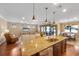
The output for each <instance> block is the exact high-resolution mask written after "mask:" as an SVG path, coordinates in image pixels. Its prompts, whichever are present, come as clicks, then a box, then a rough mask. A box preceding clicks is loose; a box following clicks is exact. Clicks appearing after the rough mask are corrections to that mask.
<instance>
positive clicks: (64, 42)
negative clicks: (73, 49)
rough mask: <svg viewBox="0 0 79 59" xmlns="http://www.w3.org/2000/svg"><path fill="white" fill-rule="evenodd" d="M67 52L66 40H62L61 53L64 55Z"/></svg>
mask: <svg viewBox="0 0 79 59" xmlns="http://www.w3.org/2000/svg"><path fill="white" fill-rule="evenodd" d="M65 52H66V40H63V41H62V42H61V53H62V55H63V54H64V53H65Z"/></svg>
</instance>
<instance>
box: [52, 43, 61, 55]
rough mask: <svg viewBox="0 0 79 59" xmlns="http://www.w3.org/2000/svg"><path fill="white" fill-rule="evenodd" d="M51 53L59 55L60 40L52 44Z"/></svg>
mask: <svg viewBox="0 0 79 59" xmlns="http://www.w3.org/2000/svg"><path fill="white" fill-rule="evenodd" d="M53 55H54V56H61V42H59V43H57V44H55V45H54V46H53Z"/></svg>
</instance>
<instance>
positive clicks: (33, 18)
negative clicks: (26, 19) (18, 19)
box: [32, 3, 36, 20]
mask: <svg viewBox="0 0 79 59" xmlns="http://www.w3.org/2000/svg"><path fill="white" fill-rule="evenodd" d="M32 20H36V18H35V4H34V3H33V17H32Z"/></svg>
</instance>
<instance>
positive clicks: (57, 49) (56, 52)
mask: <svg viewBox="0 0 79 59" xmlns="http://www.w3.org/2000/svg"><path fill="white" fill-rule="evenodd" d="M65 52H66V40H62V41H60V42H58V43H56V44H54V45H52V46H51V47H48V48H46V49H44V50H42V51H40V52H38V53H36V54H34V55H32V56H62V55H63V54H64V53H65Z"/></svg>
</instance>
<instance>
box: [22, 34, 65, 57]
mask: <svg viewBox="0 0 79 59" xmlns="http://www.w3.org/2000/svg"><path fill="white" fill-rule="evenodd" d="M29 38H30V37H29ZM31 38H32V37H31ZM21 40H22V41H21V51H22V56H61V55H63V54H64V52H66V39H65V38H64V37H62V36H56V40H53V41H50V40H47V39H45V38H44V37H36V38H33V39H27V38H26V35H25V36H23V38H21Z"/></svg>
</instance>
